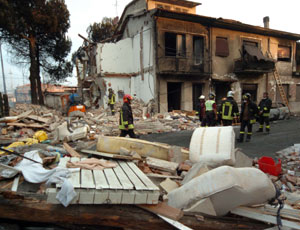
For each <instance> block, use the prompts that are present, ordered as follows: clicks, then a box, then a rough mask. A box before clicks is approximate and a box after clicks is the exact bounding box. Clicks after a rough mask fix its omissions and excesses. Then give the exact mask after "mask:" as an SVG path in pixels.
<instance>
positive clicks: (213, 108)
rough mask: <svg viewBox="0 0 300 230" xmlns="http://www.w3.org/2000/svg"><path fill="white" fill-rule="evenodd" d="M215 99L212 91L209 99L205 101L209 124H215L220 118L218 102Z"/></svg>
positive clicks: (207, 122) (207, 123)
mask: <svg viewBox="0 0 300 230" xmlns="http://www.w3.org/2000/svg"><path fill="white" fill-rule="evenodd" d="M214 99H215V94H214V93H210V94H209V99H208V100H207V101H206V102H205V117H206V125H207V126H215V125H216V122H217V120H218V115H217V104H216V102H215V100H214Z"/></svg>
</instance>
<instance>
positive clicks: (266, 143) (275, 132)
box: [141, 117, 300, 157]
mask: <svg viewBox="0 0 300 230" xmlns="http://www.w3.org/2000/svg"><path fill="white" fill-rule="evenodd" d="M257 129H258V124H256V125H254V127H253V138H252V140H251V142H244V143H236V147H237V148H241V149H242V150H243V152H244V153H246V154H247V155H248V156H249V157H260V156H263V155H265V156H271V157H275V153H276V152H277V151H279V150H281V149H284V148H287V147H289V146H292V145H294V144H295V143H300V118H299V117H292V118H291V119H289V120H280V121H275V122H271V133H270V134H269V135H265V134H262V133H256V132H255V131H256V130H257ZM235 133H236V137H237V136H238V135H239V127H235ZM192 134H193V131H181V132H176V133H160V134H150V135H144V136H141V138H142V139H144V140H148V141H159V142H163V143H167V144H171V145H178V146H182V147H189V144H190V139H191V136H192Z"/></svg>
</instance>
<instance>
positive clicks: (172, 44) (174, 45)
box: [165, 32, 186, 57]
mask: <svg viewBox="0 0 300 230" xmlns="http://www.w3.org/2000/svg"><path fill="white" fill-rule="evenodd" d="M185 44H186V41H185V35H184V34H175V33H168V32H166V33H165V56H177V57H185V55H186V45H185Z"/></svg>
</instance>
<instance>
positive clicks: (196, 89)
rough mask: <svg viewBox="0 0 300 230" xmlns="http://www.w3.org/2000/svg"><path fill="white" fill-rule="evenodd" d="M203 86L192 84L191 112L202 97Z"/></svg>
mask: <svg viewBox="0 0 300 230" xmlns="http://www.w3.org/2000/svg"><path fill="white" fill-rule="evenodd" d="M202 87H203V84H193V110H196V109H197V105H198V103H199V97H200V96H201V95H202Z"/></svg>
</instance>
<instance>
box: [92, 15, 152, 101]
mask: <svg viewBox="0 0 300 230" xmlns="http://www.w3.org/2000/svg"><path fill="white" fill-rule="evenodd" d="M144 21H145V18H143V17H142V18H140V20H138V22H136V21H135V22H134V21H132V22H131V23H133V22H134V23H135V24H144ZM131 23H130V24H131ZM130 24H129V25H128V27H130ZM129 35H130V36H129V37H127V38H125V39H122V40H120V41H118V42H117V43H104V44H98V47H97V54H98V55H97V58H96V62H97V73H98V75H100V77H103V79H104V80H105V81H106V83H111V87H112V89H113V90H114V91H115V93H116V95H117V100H121V98H118V93H117V92H118V91H119V90H123V91H124V93H129V94H131V95H132V96H134V95H136V97H137V98H140V99H142V100H143V101H144V102H146V103H147V102H148V101H149V100H151V99H153V98H154V97H155V96H154V95H155V85H156V83H155V74H154V65H153V63H154V61H153V60H154V56H153V31H152V27H151V24H148V25H147V26H146V25H144V27H141V30H139V29H137V32H136V33H135V34H133V32H132V31H131V34H129ZM107 90H108V87H107ZM105 95H108V91H106V92H105ZM103 100H104V101H105V100H107V97H104V98H103ZM105 104H106V103H104V105H105Z"/></svg>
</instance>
